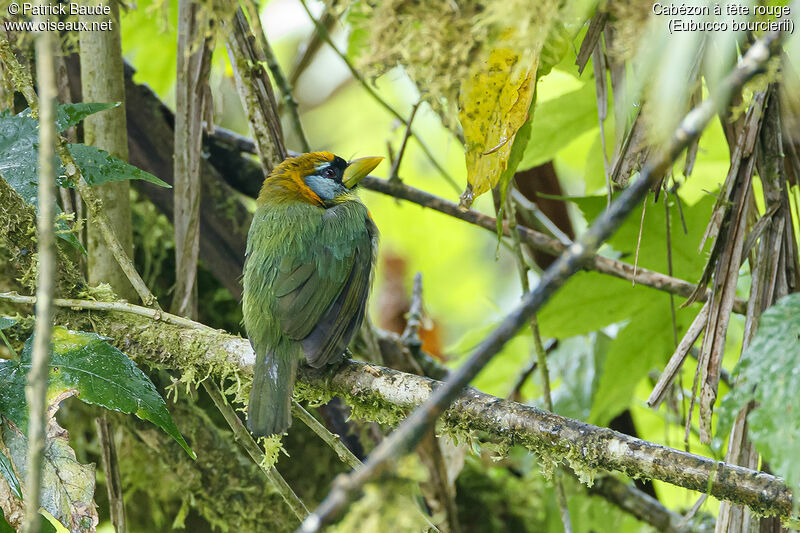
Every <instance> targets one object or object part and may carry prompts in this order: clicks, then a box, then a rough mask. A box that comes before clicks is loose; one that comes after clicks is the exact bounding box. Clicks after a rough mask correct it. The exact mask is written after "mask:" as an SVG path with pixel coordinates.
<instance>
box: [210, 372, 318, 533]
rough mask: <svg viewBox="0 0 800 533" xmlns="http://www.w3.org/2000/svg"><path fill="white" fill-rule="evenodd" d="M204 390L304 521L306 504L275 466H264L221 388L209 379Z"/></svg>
mask: <svg viewBox="0 0 800 533" xmlns="http://www.w3.org/2000/svg"><path fill="white" fill-rule="evenodd" d="M203 388H204V389H205V391H206V392H207V393H208V395H209V396H210V397H211V400H213V402H214V405H215V406H216V407H217V409H218V410H219V412H220V413H222V416H223V417H225V421H226V422H227V423H228V426H230V428H231V431H233V436H234V438H235V439H236V440H237V441H239V444H241V445H242V448H244V450H245V451H246V452H247V455H249V456H250V458H251V459H252V460H253V462H254V463H255V464H256V465H258V468H259V469H261V471H262V472H263V473H264V475H265V476H267V479H269V481H270V482H271V483H272V484H273V486H275V488H276V489H277V490H278V493H279V494H280V495H281V497H282V498H283V501H284V502H286V505H288V506H289V507H290V508H291V510H292V512H293V513H294V514H295V516H296V517H297V518H298V519H299V520H301V521H302V520H303V519H304V518H305V517H306V516H308V509H307V508H306V506H305V504H304V503H303V501H302V500H301V499H300V498H299V497H298V496H297V494H295V492H294V491H293V490H292V487H290V486H289V484H288V483H286V480H285V479H283V476H282V475H281V474H280V472H278V470H277V469H276V468H275V467H274V466H273V467H269V468H267V467H266V466H264V464H263V459H264V452H263V451H262V450H261V447H260V446H259V445H258V443H256V441H255V440H254V439H253V436H252V435H251V434H250V432H249V431H247V428H245V427H244V424H243V423H242V421H241V419H240V418H239V417H238V416H237V415H236V411H234V410H233V407H232V406H231V404H229V403H228V401H227V400H226V399H225V396H224V395H223V394H222V391H220V390H219V387H217V385H216V384H215V383H214V382H212V381H211V380H208V379H207V380H205V381H203Z"/></svg>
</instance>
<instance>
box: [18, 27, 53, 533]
mask: <svg viewBox="0 0 800 533" xmlns="http://www.w3.org/2000/svg"><path fill="white" fill-rule="evenodd" d="M38 19H39V17H37V20H38ZM44 20H46V19H45V18H42V19H41V21H44ZM54 48H55V46H54V42H53V37H52V34H51V33H50V32H48V31H43V32H39V33H38V34H37V35H36V75H37V77H38V79H39V94H40V95H41V99H42V104H41V106H40V108H39V109H38V115H39V197H38V198H39V215H38V219H37V226H38V228H37V229H38V239H39V244H38V248H37V249H38V255H39V264H38V270H37V288H36V294H37V304H36V324H35V326H34V339H33V354H32V361H31V369H30V372H29V373H28V387H26V393H27V399H28V408H29V421H28V453H27V457H26V463H27V467H26V469H27V475H26V477H25V485H26V492H25V498H24V499H25V522H24V524H23V531H25V532H26V533H38V532H39V524H40V522H41V518H40V515H39V506H40V504H41V489H42V466H43V462H44V447H45V436H46V433H47V380H48V377H49V368H48V367H49V365H50V352H51V342H52V335H53V315H54V312H53V294H54V293H55V287H56V260H57V258H56V243H55V239H56V236H55V229H54V227H53V221H54V216H55V203H56V197H55V178H56V169H55V166H54V165H53V157H54V155H55V142H56V125H55V116H56V97H57V95H58V89H57V88H56V72H55V50H54ZM31 110H33V108H31Z"/></svg>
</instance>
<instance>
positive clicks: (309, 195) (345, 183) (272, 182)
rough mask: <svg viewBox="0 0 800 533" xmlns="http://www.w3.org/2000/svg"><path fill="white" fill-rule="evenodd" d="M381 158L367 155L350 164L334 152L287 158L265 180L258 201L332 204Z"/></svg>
mask: <svg viewBox="0 0 800 533" xmlns="http://www.w3.org/2000/svg"><path fill="white" fill-rule="evenodd" d="M381 159H383V158H381V157H364V158H361V159H356V160H354V161H351V162H350V163H349V164H348V163H347V162H346V161H345V160H344V159H342V158H341V157H338V156H336V155H334V154H332V153H330V152H311V153H307V154H302V155H299V156H297V157H290V158H287V159H286V160H285V161H283V162H282V163H280V164H279V165H278V166H276V167H275V168H274V169H273V170H272V172H271V173H270V175H269V177H268V178H267V179H265V180H264V184H263V185H262V186H261V192H260V194H259V195H258V203H259V204H262V203H267V202H270V201H281V200H283V201H304V202H308V203H311V204H314V205H318V206H320V207H329V206H331V205H334V204H336V203H338V202H337V199H339V198H340V197H345V196H346V195H347V194H349V193H350V190H351V189H352V188H353V187H355V186H356V185H357V184H358V182H359V181H361V179H362V178H363V177H364V176H366V175H367V174H368V173H369V172H370V171H371V170H372V169H374V168H375V167H376V166H377V165H378V163H380V161H381Z"/></svg>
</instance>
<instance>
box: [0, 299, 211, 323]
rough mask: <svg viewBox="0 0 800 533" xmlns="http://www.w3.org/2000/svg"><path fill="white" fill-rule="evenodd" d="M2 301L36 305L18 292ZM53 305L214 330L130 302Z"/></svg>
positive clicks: (55, 302)
mask: <svg viewBox="0 0 800 533" xmlns="http://www.w3.org/2000/svg"><path fill="white" fill-rule="evenodd" d="M0 301H6V302H14V303H18V304H27V305H33V304H35V303H36V297H34V296H23V295H21V294H17V293H16V292H0ZM53 305H55V306H56V307H68V308H70V309H87V310H90V311H116V312H121V313H131V314H134V315H139V316H143V317H146V318H149V319H150V320H157V321H160V322H164V323H166V324H172V325H175V326H180V327H182V328H190V329H206V330H212V329H213V328H210V327H208V326H206V325H205V324H201V323H200V322H195V321H193V320H189V319H188V318H183V317H180V316H177V315H171V314H169V313H165V312H164V311H161V310H160V309H153V308H150V307H142V306H141V305H135V304H130V303H128V302H121V301H113V302H98V301H96V300H75V299H71V298H55V299H54V300H53Z"/></svg>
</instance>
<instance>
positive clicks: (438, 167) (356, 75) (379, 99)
mask: <svg viewBox="0 0 800 533" xmlns="http://www.w3.org/2000/svg"><path fill="white" fill-rule="evenodd" d="M300 3H301V4H303V9H305V10H306V13H307V14H308V18H310V19H311V22H312V23H313V24H314V27H315V28H316V29H317V32H318V33H319V35H320V36H322V38H323V39H325V42H326V43H328V46H330V47H331V50H333V52H334V53H335V54H336V55H337V56H339V58H340V59H341V60H342V61H343V62H344V64H345V65H346V66H347V69H348V70H349V71H350V74H351V75H352V76H353V78H354V79H355V80H356V81H358V82H359V83H360V84H361V86H362V87H363V88H364V90H365V91H367V93H368V94H369V95H370V96H371V97H372V98H373V99H374V100H375V101H376V102H378V104H380V106H381V107H383V108H384V109H385V110H386V111H388V112H389V113H390V114H391V115H392V116H393V117H395V118H396V119H397V120H399V121H400V122H402V123H403V124H404V125H405V126H407V127H409V128H410V121H409V120H407V119H406V118H405V117H404V116H403V115H401V114H400V113H399V112H398V111H397V110H396V109H395V108H394V107H392V106H391V104H389V102H387V101H386V100H384V99H383V98H382V97H381V95H379V94H378V93H377V92H376V91H375V89H373V88H372V86H371V85H370V84H369V83H367V80H365V79H364V77H363V76H362V75H361V73H360V72H359V71H358V70H357V69H356V67H355V66H354V65H353V63H352V62H351V61H350V59H348V57H347V55H346V54H344V53H343V52H342V51H341V50H339V48H338V47H337V46H336V44H335V43H334V42H333V39H331V35H330V33H329V32H328V28H326V27H325V26H324V25H323V24H321V23H320V22H319V21H318V20H317V19H316V18H314V15H312V14H311V11H310V10H309V9H308V4H307V3H306V0H300ZM410 135H411V136H412V137H414V138H415V139H416V140H417V143H419V146H420V148H422V151H423V152H424V153H425V156H426V157H427V158H428V160H429V161H430V162H431V163H432V164H433V166H434V167H436V170H438V171H439V173H440V174H441V175H442V177H444V179H445V181H447V183H449V184H450V185H451V186H452V187H453V188H454V189H455V190H456V192H460V191H461V188H460V187H459V186H458V184H457V183H456V182H455V180H454V179H453V177H452V176H451V175H450V173H449V172H447V170H446V169H445V168H444V167H443V166H442V165H441V164H439V162H438V161H437V160H436V158H435V157H434V155H433V152H431V150H430V148H428V146H427V145H426V144H425V143H424V142H423V141H422V138H421V137H420V136H419V135H417V133H416V132H414V131H413V130H412V131H411V132H410Z"/></svg>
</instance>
